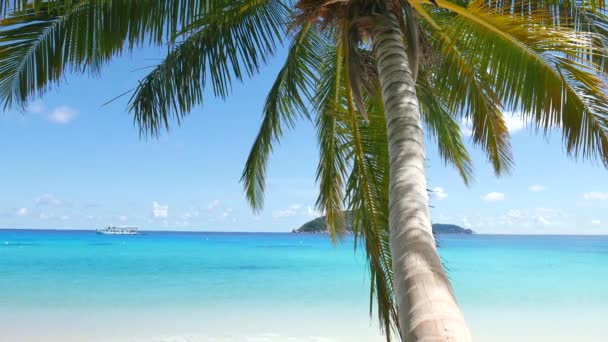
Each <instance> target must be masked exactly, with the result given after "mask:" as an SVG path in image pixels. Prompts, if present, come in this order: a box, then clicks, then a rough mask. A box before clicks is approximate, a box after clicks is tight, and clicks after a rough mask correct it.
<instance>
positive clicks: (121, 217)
mask: <svg viewBox="0 0 608 342" xmlns="http://www.w3.org/2000/svg"><path fill="white" fill-rule="evenodd" d="M118 219H119V220H121V221H122V222H125V221H126V220H127V219H128V217H126V216H125V215H120V216H118Z"/></svg>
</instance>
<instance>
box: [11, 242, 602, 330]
mask: <svg viewBox="0 0 608 342" xmlns="http://www.w3.org/2000/svg"><path fill="white" fill-rule="evenodd" d="M440 244H441V249H440V253H441V255H442V258H443V260H444V263H445V265H446V267H447V268H448V270H449V275H450V278H451V279H452V281H453V284H454V287H455V290H456V293H457V296H458V299H459V301H460V302H461V304H462V307H463V309H464V312H465V315H466V317H467V319H468V321H469V324H470V326H471V330H472V333H473V335H474V337H475V339H476V340H477V341H515V340H517V341H573V340H585V341H605V340H606V338H603V336H605V335H606V333H605V331H603V328H604V326H603V324H604V322H606V321H608V237H576V236H488V235H475V236H456V235H453V236H448V235H444V236H441V237H440ZM368 291H369V290H368V282H367V278H366V265H365V262H364V256H363V255H362V254H361V253H360V252H353V244H352V239H346V241H344V242H343V243H342V244H340V245H338V246H332V245H331V244H330V242H329V241H328V239H327V237H326V236H324V235H298V234H232V233H230V234H228V233H168V232H167V233H165V232H150V233H147V234H145V235H139V236H103V235H95V234H94V233H92V232H85V231H22V230H21V231H16V230H0V322H2V328H1V329H0V341H7V342H8V341H11V342H12V341H24V342H26V341H136V342H139V341H171V342H173V341H180V342H182V341H183V342H186V341H188V342H194V341H298V342H299V341H382V340H383V338H382V337H381V335H380V334H379V333H378V329H377V327H376V326H375V321H373V320H370V319H369V316H368V310H369V306H368V305H369V302H368V295H369V293H368Z"/></svg>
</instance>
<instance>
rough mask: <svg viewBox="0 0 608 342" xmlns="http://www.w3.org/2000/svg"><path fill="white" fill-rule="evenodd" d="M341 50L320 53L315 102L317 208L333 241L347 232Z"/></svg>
mask: <svg viewBox="0 0 608 342" xmlns="http://www.w3.org/2000/svg"><path fill="white" fill-rule="evenodd" d="M342 50H343V48H342V43H338V46H337V47H336V46H334V47H333V48H328V49H327V50H326V51H325V52H324V53H323V60H322V61H323V62H322V65H321V68H320V75H321V76H320V80H319V86H318V89H317V92H316V94H315V99H316V101H315V102H314V110H315V112H316V114H317V115H316V127H317V139H318V142H319V143H318V144H319V165H318V167H317V182H318V183H319V196H318V197H317V202H316V207H317V209H318V210H319V211H321V212H324V213H325V221H326V225H327V230H328V231H329V233H330V236H331V238H332V241H334V242H335V241H337V240H338V239H339V238H341V237H342V235H343V234H344V232H345V231H346V229H345V221H344V212H343V200H344V179H345V176H346V172H347V169H348V167H349V165H348V163H347V155H346V150H345V148H344V146H345V145H346V142H347V140H346V136H345V134H344V130H345V129H344V126H343V123H342V120H341V117H343V116H344V115H345V108H344V92H345V87H344V78H343V72H344V70H345V61H344V55H343V52H342Z"/></svg>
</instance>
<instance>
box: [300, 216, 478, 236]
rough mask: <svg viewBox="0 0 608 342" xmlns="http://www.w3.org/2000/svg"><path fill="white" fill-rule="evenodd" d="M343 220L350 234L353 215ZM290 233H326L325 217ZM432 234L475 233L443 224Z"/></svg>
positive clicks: (439, 224)
mask: <svg viewBox="0 0 608 342" xmlns="http://www.w3.org/2000/svg"><path fill="white" fill-rule="evenodd" d="M344 218H345V222H346V231H347V232H352V227H353V215H352V213H351V212H348V211H347V212H345V213H344ZM292 233H308V234H322V233H327V227H326V225H325V216H321V217H317V218H316V219H314V220H311V221H308V222H306V223H304V224H303V225H302V226H301V227H300V228H298V229H294V230H292ZM433 233H434V234H466V235H470V234H474V233H475V232H474V231H473V230H471V229H467V228H463V227H460V226H458V225H455V224H445V223H433Z"/></svg>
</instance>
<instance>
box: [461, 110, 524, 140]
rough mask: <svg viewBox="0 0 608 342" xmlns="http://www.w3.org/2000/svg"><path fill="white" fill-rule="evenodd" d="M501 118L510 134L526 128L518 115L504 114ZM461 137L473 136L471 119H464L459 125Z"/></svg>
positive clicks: (512, 113)
mask: <svg viewBox="0 0 608 342" xmlns="http://www.w3.org/2000/svg"><path fill="white" fill-rule="evenodd" d="M503 117H504V120H505V124H506V125H507V129H508V130H509V133H510V134H515V133H517V132H519V131H521V130H522V129H524V128H525V127H526V122H525V121H524V119H523V118H522V116H521V114H520V113H514V112H504V113H503ZM460 132H461V133H462V135H465V136H470V135H471V134H473V121H472V120H471V118H464V119H463V120H462V122H461V124H460Z"/></svg>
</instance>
